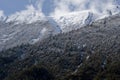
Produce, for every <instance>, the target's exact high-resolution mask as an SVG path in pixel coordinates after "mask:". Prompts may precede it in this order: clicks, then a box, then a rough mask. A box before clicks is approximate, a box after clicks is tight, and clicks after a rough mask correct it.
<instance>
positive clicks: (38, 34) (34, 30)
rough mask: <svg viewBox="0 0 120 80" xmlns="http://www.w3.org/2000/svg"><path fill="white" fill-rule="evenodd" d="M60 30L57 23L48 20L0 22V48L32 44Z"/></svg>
mask: <svg viewBox="0 0 120 80" xmlns="http://www.w3.org/2000/svg"><path fill="white" fill-rule="evenodd" d="M60 32H61V30H59V27H58V26H57V25H54V26H53V24H51V22H50V21H48V20H44V21H37V22H32V23H30V24H26V23H22V24H20V23H19V24H16V22H8V23H3V22H2V24H0V50H2V49H7V48H10V47H14V46H17V45H21V44H25V43H30V44H33V43H35V42H37V41H40V40H42V39H44V38H47V37H49V36H52V35H55V34H58V33H60Z"/></svg>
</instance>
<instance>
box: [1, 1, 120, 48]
mask: <svg viewBox="0 0 120 80" xmlns="http://www.w3.org/2000/svg"><path fill="white" fill-rule="evenodd" d="M86 1H87V4H88V3H89V4H90V1H89V0H86ZM94 1H97V0H94ZM102 1H103V0H102ZM98 2H99V1H98ZM101 8H103V7H98V8H97V11H98V12H96V11H95V9H94V8H90V9H87V10H82V11H70V12H69V11H68V12H66V13H64V14H62V11H61V13H59V14H60V15H59V14H58V15H59V16H58V15H53V14H52V15H50V16H45V15H44V14H43V13H42V11H41V10H38V9H36V8H35V6H34V5H32V4H31V5H28V6H27V8H26V10H22V11H20V12H16V13H15V14H12V15H10V16H5V15H4V14H3V12H2V11H0V49H4V48H10V47H13V46H16V45H19V44H22V43H32V44H33V43H35V42H37V41H40V40H42V39H44V38H47V37H49V36H53V35H56V34H59V33H61V32H68V31H72V30H75V29H78V28H81V27H83V26H86V25H89V24H91V23H92V22H94V21H96V20H99V19H102V18H105V17H108V16H111V15H115V14H119V13H120V1H119V0H115V1H114V2H113V3H110V5H109V6H108V7H107V8H105V9H101ZM102 10H103V11H102ZM99 11H100V12H99Z"/></svg>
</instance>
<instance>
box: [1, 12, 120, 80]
mask: <svg viewBox="0 0 120 80" xmlns="http://www.w3.org/2000/svg"><path fill="white" fill-rule="evenodd" d="M0 79H1V80H120V15H119V14H118V15H114V16H111V17H109V18H105V19H102V20H99V21H96V22H93V23H92V24H91V25H87V26H85V27H82V28H80V29H78V30H73V31H71V32H68V33H62V34H58V35H55V36H53V37H49V38H46V39H44V40H43V41H40V42H38V43H36V44H34V45H29V44H23V45H21V46H17V47H14V48H11V49H8V50H4V51H2V52H0Z"/></svg>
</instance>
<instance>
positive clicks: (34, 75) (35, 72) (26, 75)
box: [8, 66, 54, 80]
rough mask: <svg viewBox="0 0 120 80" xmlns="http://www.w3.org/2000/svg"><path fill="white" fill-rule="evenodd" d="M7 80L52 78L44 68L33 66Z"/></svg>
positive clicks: (51, 79)
mask: <svg viewBox="0 0 120 80" xmlns="http://www.w3.org/2000/svg"><path fill="white" fill-rule="evenodd" d="M8 80H54V77H53V75H52V74H50V73H49V71H47V70H46V69H45V68H42V67H37V66H33V67H31V68H29V69H26V70H24V71H20V72H19V73H17V74H14V76H12V77H10V78H9V79H8Z"/></svg>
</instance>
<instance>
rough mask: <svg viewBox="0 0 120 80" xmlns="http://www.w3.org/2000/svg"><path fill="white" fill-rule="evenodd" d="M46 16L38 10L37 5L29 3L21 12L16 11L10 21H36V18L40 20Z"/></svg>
mask: <svg viewBox="0 0 120 80" xmlns="http://www.w3.org/2000/svg"><path fill="white" fill-rule="evenodd" d="M43 17H44V14H43V13H42V12H41V11H40V10H36V9H35V7H34V6H33V5H32V4H31V5H27V6H26V9H25V10H22V11H20V12H16V13H15V14H12V15H10V16H9V19H8V20H7V21H8V22H9V21H11V20H15V21H21V22H23V21H26V22H29V23H31V22H34V21H36V20H40V19H42V18H43Z"/></svg>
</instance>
